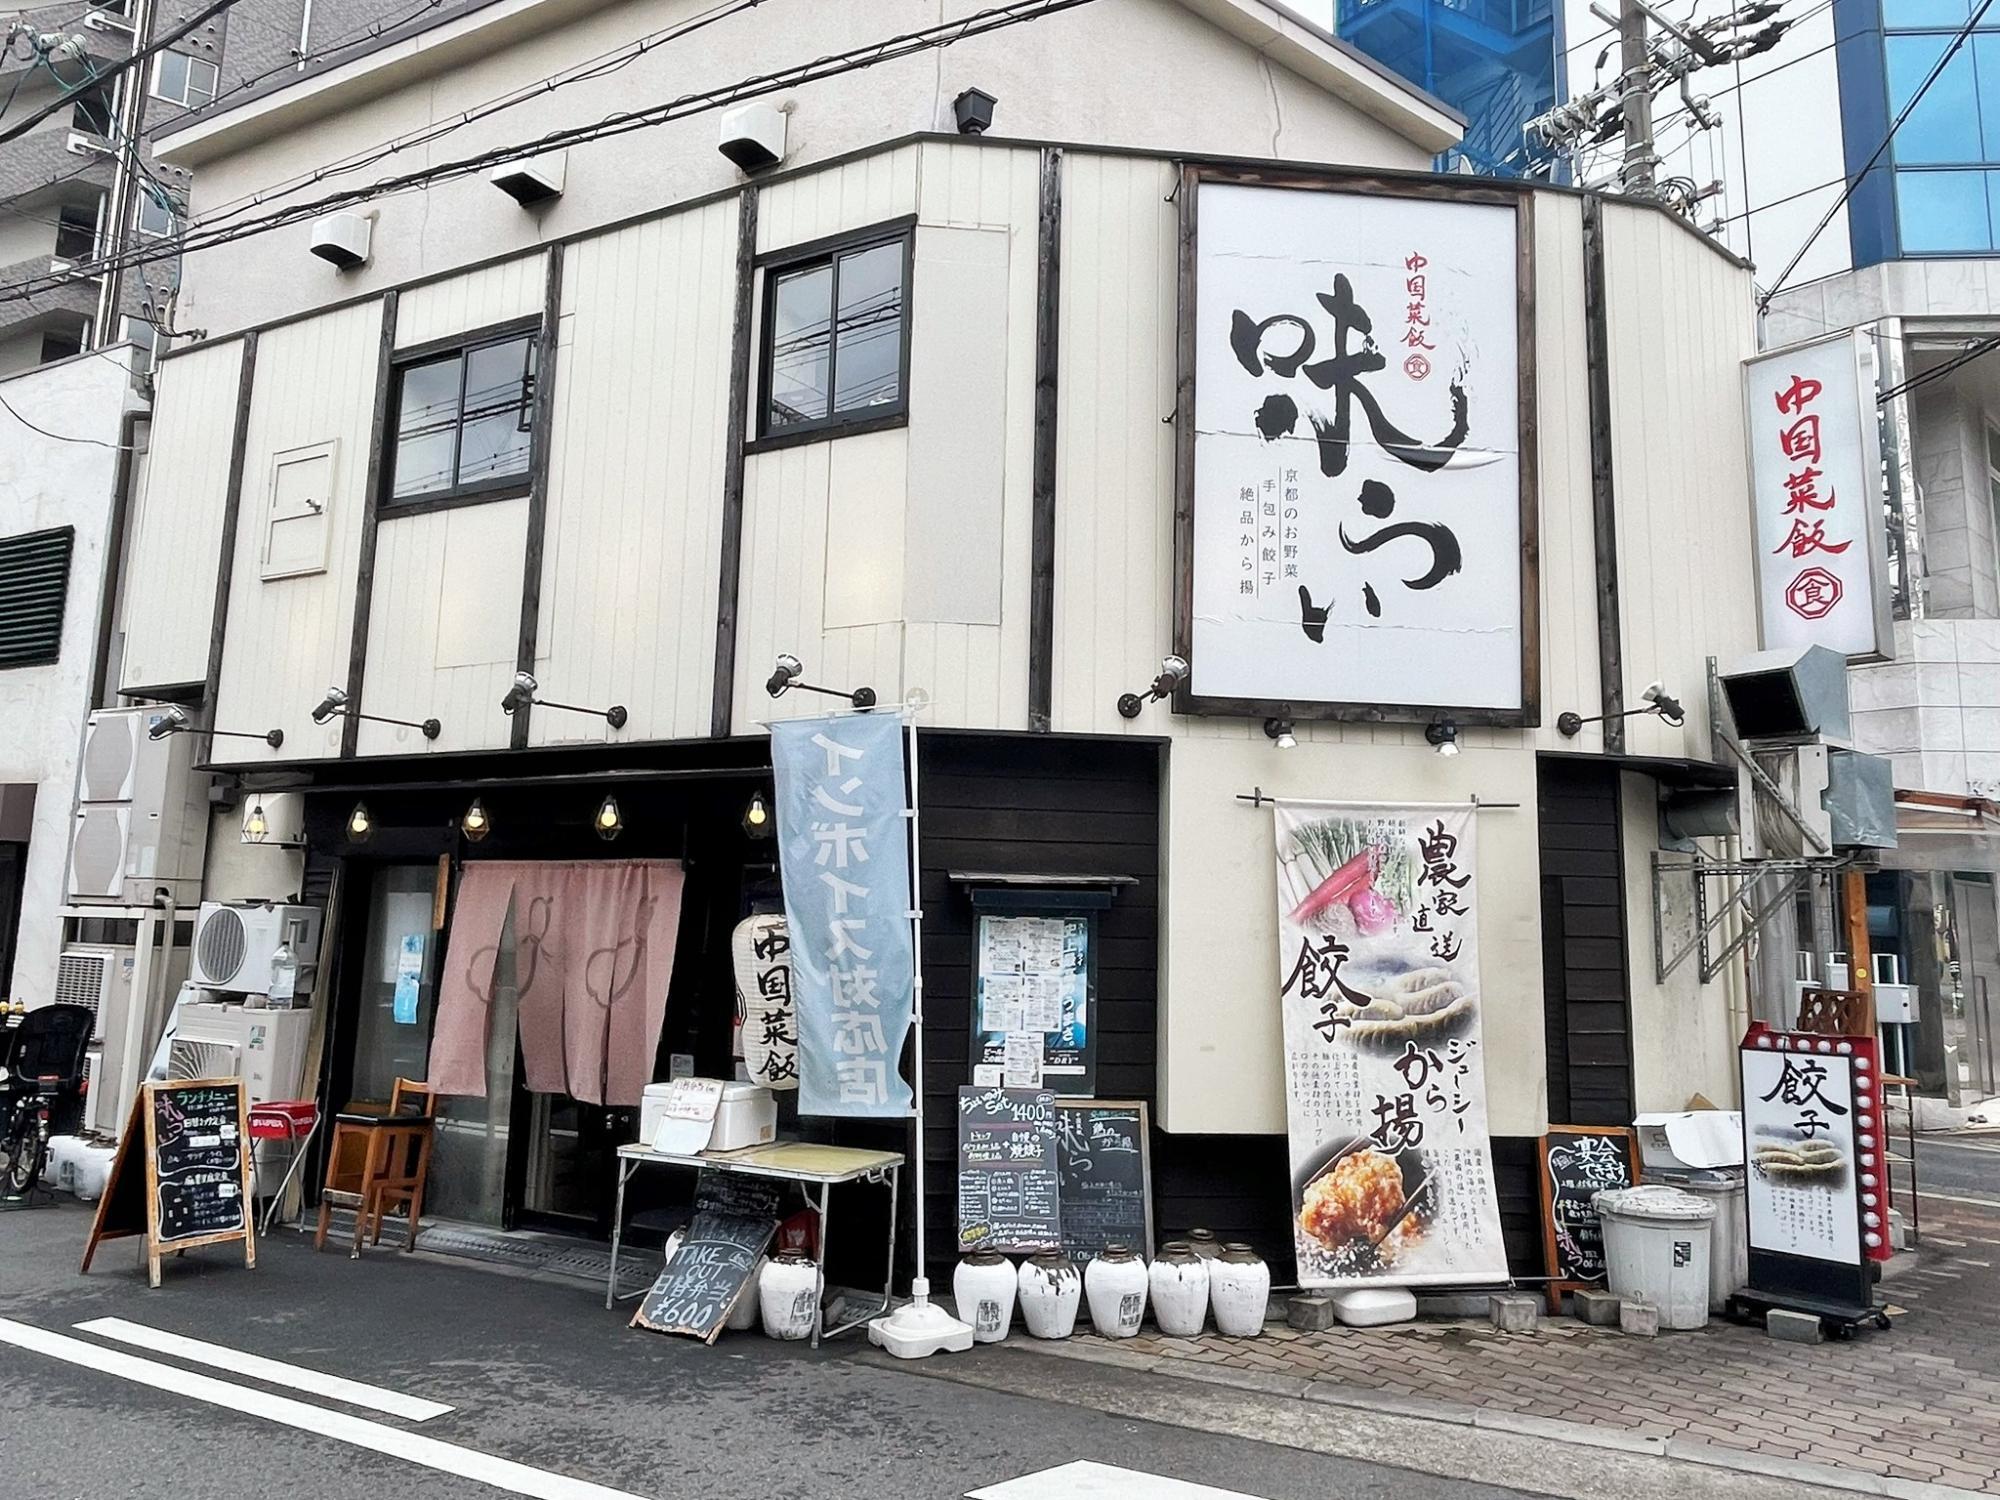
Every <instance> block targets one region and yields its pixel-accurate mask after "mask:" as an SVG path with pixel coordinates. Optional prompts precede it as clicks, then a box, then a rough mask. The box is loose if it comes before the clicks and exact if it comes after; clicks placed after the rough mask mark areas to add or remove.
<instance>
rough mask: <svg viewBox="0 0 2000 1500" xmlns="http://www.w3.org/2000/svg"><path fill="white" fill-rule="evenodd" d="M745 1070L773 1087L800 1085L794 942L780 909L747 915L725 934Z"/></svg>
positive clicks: (755, 1079)
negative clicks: (793, 985)
mask: <svg viewBox="0 0 2000 1500" xmlns="http://www.w3.org/2000/svg"><path fill="white" fill-rule="evenodd" d="M729 955H730V961H731V965H732V967H733V969H734V971H735V975H736V1005H737V1009H738V1010H739V1011H740V1012H741V1013H742V1016H743V1033H742V1036H743V1069H744V1071H745V1072H746V1073H748V1074H749V1075H750V1081H751V1082H752V1083H761V1084H763V1085H764V1086H765V1087H766V1088H771V1089H795V1088H797V1087H798V1086H799V1017H798V1011H797V1009H796V1008H795V1007H794V1006H793V1004H792V944H791V938H790V935H789V934H788V933H787V931H786V929H785V918H784V915H783V914H782V913H780V912H765V913H762V914H760V915H758V916H754V917H745V918H744V919H743V920H742V921H741V922H738V923H737V924H736V931H735V932H734V933H733V934H731V936H730V939H729Z"/></svg>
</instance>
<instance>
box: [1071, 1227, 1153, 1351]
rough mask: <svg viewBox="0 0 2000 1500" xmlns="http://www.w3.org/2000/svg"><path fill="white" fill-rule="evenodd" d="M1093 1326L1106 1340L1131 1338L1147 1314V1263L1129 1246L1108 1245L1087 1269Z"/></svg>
mask: <svg viewBox="0 0 2000 1500" xmlns="http://www.w3.org/2000/svg"><path fill="white" fill-rule="evenodd" d="M1083 1291H1084V1296H1085V1298H1086V1299H1087V1300H1088V1301H1089V1303H1090V1326H1091V1327H1092V1328H1095V1329H1096V1330H1097V1331H1098V1333H1099V1334H1100V1335H1101V1336H1102V1337H1104V1338H1107V1339H1129V1338H1131V1337H1133V1336H1134V1335H1136V1334H1137V1333H1138V1332H1139V1324H1140V1323H1141V1322H1142V1321H1143V1320H1144V1319H1145V1316H1146V1263H1145V1262H1144V1261H1143V1260H1141V1259H1139V1257H1138V1256H1136V1255H1134V1254H1133V1253H1132V1251H1131V1248H1130V1247H1129V1246H1125V1245H1106V1246H1105V1247H1104V1253H1103V1254H1102V1255H1100V1256H1098V1257H1097V1258H1096V1259H1095V1260H1093V1261H1092V1262H1091V1263H1090V1264H1089V1265H1088V1266H1086V1267H1085V1268H1084V1272H1083Z"/></svg>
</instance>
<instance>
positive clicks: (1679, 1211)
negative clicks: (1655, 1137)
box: [1596, 1185, 1715, 1328]
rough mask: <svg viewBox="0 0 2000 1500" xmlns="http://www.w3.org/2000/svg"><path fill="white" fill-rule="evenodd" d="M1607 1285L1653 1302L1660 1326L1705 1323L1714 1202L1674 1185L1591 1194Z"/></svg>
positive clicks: (1696, 1326)
mask: <svg viewBox="0 0 2000 1500" xmlns="http://www.w3.org/2000/svg"><path fill="white" fill-rule="evenodd" d="M1596 1206H1597V1217H1598V1219H1599V1220H1600V1221H1601V1222H1602V1223H1603V1225H1604V1263H1605V1269H1606V1273H1607V1275H1606V1279H1607V1280H1608V1281H1609V1283H1610V1286H1611V1290H1612V1292H1613V1293H1615V1294H1616V1295H1617V1296H1620V1297H1632V1298H1638V1299H1641V1300H1644V1301H1646V1302H1650V1303H1652V1304H1653V1305H1654V1306H1655V1307H1657V1308H1658V1309H1659V1310H1660V1326H1661V1327H1662V1328H1705V1327H1707V1326H1708V1292H1709V1287H1708V1259H1709V1241H1710V1237H1711V1235H1712V1233H1713V1231H1714V1227H1715V1205H1714V1204H1712V1203H1705V1202H1703V1201H1702V1200H1701V1199H1699V1198H1697V1197H1694V1196H1693V1195H1692V1194H1690V1193H1684V1192H1682V1191H1681V1190H1680V1189H1679V1188H1670V1187H1661V1186H1658V1185H1650V1186H1646V1187H1635V1188H1618V1189H1615V1190H1612V1191H1609V1192H1602V1193H1599V1194H1598V1195H1597V1198H1596Z"/></svg>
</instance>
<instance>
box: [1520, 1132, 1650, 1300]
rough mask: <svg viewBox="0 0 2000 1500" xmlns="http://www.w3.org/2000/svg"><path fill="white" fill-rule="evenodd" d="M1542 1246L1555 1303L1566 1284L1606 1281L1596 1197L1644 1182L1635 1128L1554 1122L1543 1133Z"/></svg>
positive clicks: (1569, 1285)
mask: <svg viewBox="0 0 2000 1500" xmlns="http://www.w3.org/2000/svg"><path fill="white" fill-rule="evenodd" d="M1540 1161H1541V1171H1540V1173H1539V1177H1540V1183H1541V1198H1542V1250H1543V1256H1544V1260H1545V1263H1546V1265H1547V1267H1548V1272H1549V1276H1550V1278H1551V1281H1550V1286H1549V1306H1550V1308H1551V1310H1560V1307H1561V1302H1562V1293H1563V1291H1564V1290H1565V1289H1568V1288H1574V1287H1578V1286H1592V1285H1598V1284H1601V1283H1602V1282H1603V1280H1604V1229H1603V1226H1602V1225H1601V1224H1600V1222H1599V1221H1598V1217H1597V1207H1596V1204H1595V1201H1594V1200H1595V1199H1596V1197H1597V1195H1598V1194H1599V1193H1601V1192H1605V1191H1607V1190H1609V1189H1613V1188H1625V1187H1631V1186H1633V1185H1634V1184H1636V1183H1637V1182H1638V1181H1639V1162H1638V1152H1637V1149H1636V1145H1635V1137H1634V1136H1633V1133H1632V1132H1631V1131H1630V1130H1628V1129H1625V1128H1624V1127H1622V1126H1602V1127H1600V1126H1594V1125H1551V1126H1550V1127H1549V1133H1548V1134H1547V1135H1545V1136H1543V1137H1542V1138H1541V1148H1540Z"/></svg>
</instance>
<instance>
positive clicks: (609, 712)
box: [500, 672, 631, 729]
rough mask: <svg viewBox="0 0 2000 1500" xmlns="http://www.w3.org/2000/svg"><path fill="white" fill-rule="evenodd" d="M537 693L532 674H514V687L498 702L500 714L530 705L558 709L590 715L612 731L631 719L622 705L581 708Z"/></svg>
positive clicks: (516, 710) (516, 711)
mask: <svg viewBox="0 0 2000 1500" xmlns="http://www.w3.org/2000/svg"><path fill="white" fill-rule="evenodd" d="M539 691H541V684H540V683H538V682H536V681H535V678H534V674H533V673H531V672H516V673H515V674H514V685H513V686H512V687H510V688H508V689H507V696H506V697H504V698H502V699H501V700H500V712H502V713H503V714H512V713H518V712H520V710H522V709H524V708H527V707H529V706H530V705H531V704H532V705H533V706H534V707H536V708H559V709H561V710H562V711H563V712H564V713H570V714H590V715H591V716H592V717H594V718H601V719H603V720H604V722H605V723H607V724H609V725H610V726H611V727H612V728H613V729H623V728H624V727H625V721H626V720H627V719H629V718H630V717H631V715H630V714H628V713H626V711H625V705H624V704H622V703H614V704H612V705H611V707H609V708H582V707H579V706H578V705H577V704H574V703H557V702H556V701H555V700H554V699H551V698H537V697H536V696H535V694H536V693H538V692H539Z"/></svg>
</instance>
